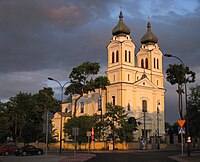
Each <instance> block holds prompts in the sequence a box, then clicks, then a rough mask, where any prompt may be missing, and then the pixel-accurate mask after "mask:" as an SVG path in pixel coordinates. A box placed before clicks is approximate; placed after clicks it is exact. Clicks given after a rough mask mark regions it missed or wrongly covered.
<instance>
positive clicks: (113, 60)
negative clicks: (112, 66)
mask: <svg viewBox="0 0 200 162" xmlns="http://www.w3.org/2000/svg"><path fill="white" fill-rule="evenodd" d="M114 62H115V53H114V52H113V53H112V63H114Z"/></svg>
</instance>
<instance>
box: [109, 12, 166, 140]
mask: <svg viewBox="0 0 200 162" xmlns="http://www.w3.org/2000/svg"><path fill="white" fill-rule="evenodd" d="M107 50H108V68H107V76H108V79H109V81H110V85H109V86H108V87H107V97H106V98H107V102H108V103H113V105H120V106H122V107H124V108H125V110H126V113H128V116H129V117H135V118H136V119H137V121H138V122H140V123H141V125H140V126H139V130H138V132H137V133H136V134H135V137H136V138H137V137H141V136H146V138H150V137H151V136H156V135H159V136H160V135H161V136H164V134H165V126H164V123H165V122H164V75H163V69H162V56H163V54H162V52H161V51H160V49H159V45H158V38H157V36H156V35H154V34H153V33H152V31H151V24H150V21H148V23H147V31H146V33H145V34H144V36H143V37H142V38H141V47H140V49H139V52H138V53H137V54H136V55H135V44H134V42H133V41H132V38H131V36H130V29H129V27H128V26H127V25H126V24H125V23H124V21H123V14H122V11H120V14H119V21H118V24H117V25H116V26H115V27H114V28H113V30H112V39H111V40H110V42H109V44H108V46H107ZM135 56H136V60H137V62H135Z"/></svg>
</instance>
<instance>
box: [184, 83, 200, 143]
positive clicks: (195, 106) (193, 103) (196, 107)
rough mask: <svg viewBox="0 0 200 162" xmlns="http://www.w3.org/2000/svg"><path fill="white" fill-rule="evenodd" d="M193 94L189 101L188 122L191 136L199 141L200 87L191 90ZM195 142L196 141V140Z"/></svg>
mask: <svg viewBox="0 0 200 162" xmlns="http://www.w3.org/2000/svg"><path fill="white" fill-rule="evenodd" d="M190 90H191V94H190V96H189V100H188V112H187V113H188V118H189V119H188V121H189V124H188V125H189V127H190V128H189V130H190V133H191V135H192V136H193V137H194V138H195V139H197V138H199V137H200V125H199V123H200V85H196V86H193V87H191V88H190ZM194 141H195V140H194Z"/></svg>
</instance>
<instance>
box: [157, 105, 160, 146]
mask: <svg viewBox="0 0 200 162" xmlns="http://www.w3.org/2000/svg"><path fill="white" fill-rule="evenodd" d="M159 106H160V102H158V105H157V133H158V134H157V135H158V139H157V140H158V146H157V149H160V134H159V113H160V109H159Z"/></svg>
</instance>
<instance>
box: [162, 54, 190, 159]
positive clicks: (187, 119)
mask: <svg viewBox="0 0 200 162" xmlns="http://www.w3.org/2000/svg"><path fill="white" fill-rule="evenodd" d="M164 56H165V57H173V58H176V59H178V60H179V61H180V62H181V64H182V65H183V67H184V68H185V64H184V63H183V61H182V60H181V59H180V58H179V57H177V56H174V55H171V54H164ZM186 79H187V77H186V73H185V76H184V85H185V107H186V109H185V111H186V124H187V139H189V135H190V134H189V114H188V113H189V111H188V106H187V84H186ZM187 154H188V156H190V143H189V142H187Z"/></svg>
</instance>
